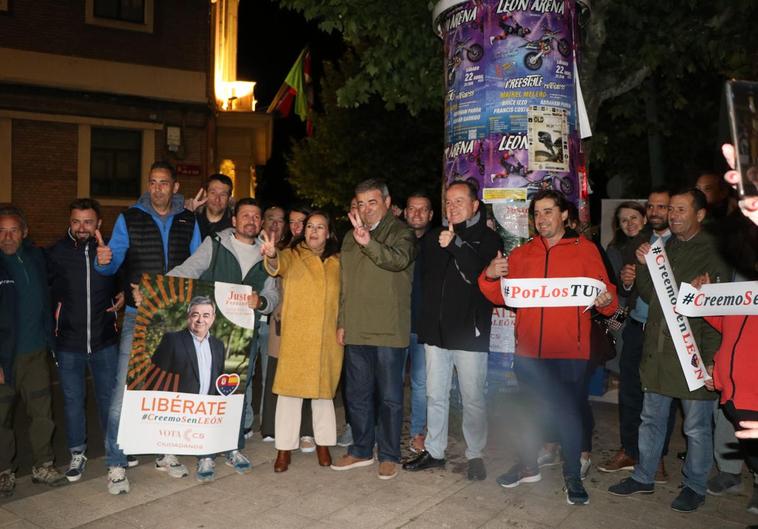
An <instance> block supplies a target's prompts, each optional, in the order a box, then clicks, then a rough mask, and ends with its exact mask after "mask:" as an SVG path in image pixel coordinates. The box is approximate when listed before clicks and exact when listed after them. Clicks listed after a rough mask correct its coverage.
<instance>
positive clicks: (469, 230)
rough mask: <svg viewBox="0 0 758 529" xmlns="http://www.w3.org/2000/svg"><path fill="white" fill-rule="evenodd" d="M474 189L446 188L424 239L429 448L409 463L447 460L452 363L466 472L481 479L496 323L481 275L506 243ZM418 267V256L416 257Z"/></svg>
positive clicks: (420, 465)
mask: <svg viewBox="0 0 758 529" xmlns="http://www.w3.org/2000/svg"><path fill="white" fill-rule="evenodd" d="M479 206H480V202H479V200H478V196H477V190H476V188H475V187H474V186H473V185H471V184H470V183H468V182H453V183H452V184H450V186H449V187H448V188H447V190H446V191H445V210H446V213H447V215H446V217H447V218H446V219H445V220H444V221H443V226H441V227H439V228H435V229H434V230H432V231H431V232H430V233H429V235H428V236H426V237H425V238H424V240H423V241H422V245H421V254H422V255H423V256H424V260H423V264H422V270H421V281H422V285H423V294H422V300H421V317H420V319H419V322H418V331H419V339H420V341H422V342H423V343H424V344H425V348H426V393H427V431H428V435H427V437H426V440H425V443H424V445H425V451H424V452H421V453H420V454H418V456H416V457H415V458H414V459H412V460H410V461H408V462H406V463H405V464H403V468H404V469H405V470H410V471H417V470H425V469H429V468H435V467H442V466H444V465H445V449H446V448H447V434H448V424H449V411H450V385H451V383H452V377H453V367H455V370H456V371H457V373H458V384H459V386H460V390H461V397H462V401H463V437H464V438H465V440H466V459H467V460H468V479H470V480H483V479H485V478H486V477H487V472H486V469H485V466H484V461H483V459H482V452H483V451H484V447H485V445H486V444H487V407H486V403H485V398H484V383H485V381H486V379H487V356H488V351H489V342H490V325H491V322H492V303H490V302H489V301H488V300H487V299H486V298H485V297H484V295H482V293H481V292H480V291H479V287H478V286H477V278H478V277H479V274H480V273H481V271H482V270H484V268H485V267H486V266H487V264H488V263H489V262H490V260H492V259H493V258H494V257H495V256H496V255H497V253H498V251H499V250H500V247H501V245H500V237H498V235H497V234H496V233H495V232H494V231H492V230H491V229H490V228H488V227H487V216H486V215H485V213H484V211H483V210H481V209H480V207H479ZM417 266H418V263H417Z"/></svg>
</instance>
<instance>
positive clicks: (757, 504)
mask: <svg viewBox="0 0 758 529" xmlns="http://www.w3.org/2000/svg"><path fill="white" fill-rule="evenodd" d="M747 512H749V513H751V514H758V485H755V484H754V485H753V496H752V497H751V498H750V501H749V502H748V504H747Z"/></svg>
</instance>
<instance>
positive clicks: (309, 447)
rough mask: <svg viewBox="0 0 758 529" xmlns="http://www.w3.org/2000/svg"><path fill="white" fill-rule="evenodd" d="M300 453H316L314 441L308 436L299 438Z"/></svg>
mask: <svg viewBox="0 0 758 529" xmlns="http://www.w3.org/2000/svg"><path fill="white" fill-rule="evenodd" d="M300 451H301V452H302V453H304V454H310V453H313V452H315V451H316V440H315V439H314V438H313V437H311V436H310V435H304V436H302V437H301V438H300Z"/></svg>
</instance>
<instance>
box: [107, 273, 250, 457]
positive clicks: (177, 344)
mask: <svg viewBox="0 0 758 529" xmlns="http://www.w3.org/2000/svg"><path fill="white" fill-rule="evenodd" d="M139 289H140V294H141V298H142V299H141V303H140V306H139V309H138V313H137V317H136V320H135V328H134V339H133V342H132V352H131V357H130V359H129V369H128V372H127V378H126V390H125V392H124V401H123V406H122V411H121V423H120V427H119V437H118V443H119V445H120V446H121V448H122V449H123V450H124V452H125V453H128V454H130V453H131V454H133V453H157V454H164V453H171V454H176V455H182V454H188V455H193V454H194V455H203V454H210V453H217V452H223V451H226V450H230V449H234V448H236V447H237V439H238V434H239V425H240V417H241V413H242V404H243V399H244V395H243V392H244V383H243V378H242V377H241V374H242V373H243V372H244V371H245V369H246V367H244V366H246V363H247V357H248V355H249V351H250V344H251V341H252V339H253V333H254V330H253V329H254V327H255V314H254V312H253V311H252V310H251V309H250V308H249V307H248V302H247V298H248V296H249V295H250V294H251V292H252V289H251V288H250V287H249V286H246V285H236V284H230V283H220V282H217V283H211V282H205V281H198V280H193V279H186V278H180V277H168V276H161V275H149V274H145V275H144V276H143V278H142V281H141V282H140V285H139Z"/></svg>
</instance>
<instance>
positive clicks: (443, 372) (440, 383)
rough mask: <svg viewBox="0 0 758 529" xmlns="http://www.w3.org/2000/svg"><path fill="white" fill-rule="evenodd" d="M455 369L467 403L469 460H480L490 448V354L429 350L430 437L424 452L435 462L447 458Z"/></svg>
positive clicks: (465, 435) (465, 420) (465, 434)
mask: <svg viewBox="0 0 758 529" xmlns="http://www.w3.org/2000/svg"><path fill="white" fill-rule="evenodd" d="M453 366H455V370H456V372H457V373H458V385H459V387H460V390H461V399H462V401H463V438H464V439H465V440H466V459H476V458H480V457H482V451H483V450H484V447H485V445H486V444H487V403H486V401H485V399H484V383H485V381H486V380H487V353H482V352H474V351H454V350H451V349H442V348H441V347H437V346H434V345H427V346H426V387H427V396H428V401H427V418H428V424H427V432H428V433H427V436H426V439H424V448H425V449H426V451H427V452H429V453H430V454H431V456H432V457H433V458H435V459H443V458H444V457H445V449H446V448H447V431H448V425H449V420H450V384H451V382H452V379H453Z"/></svg>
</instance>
